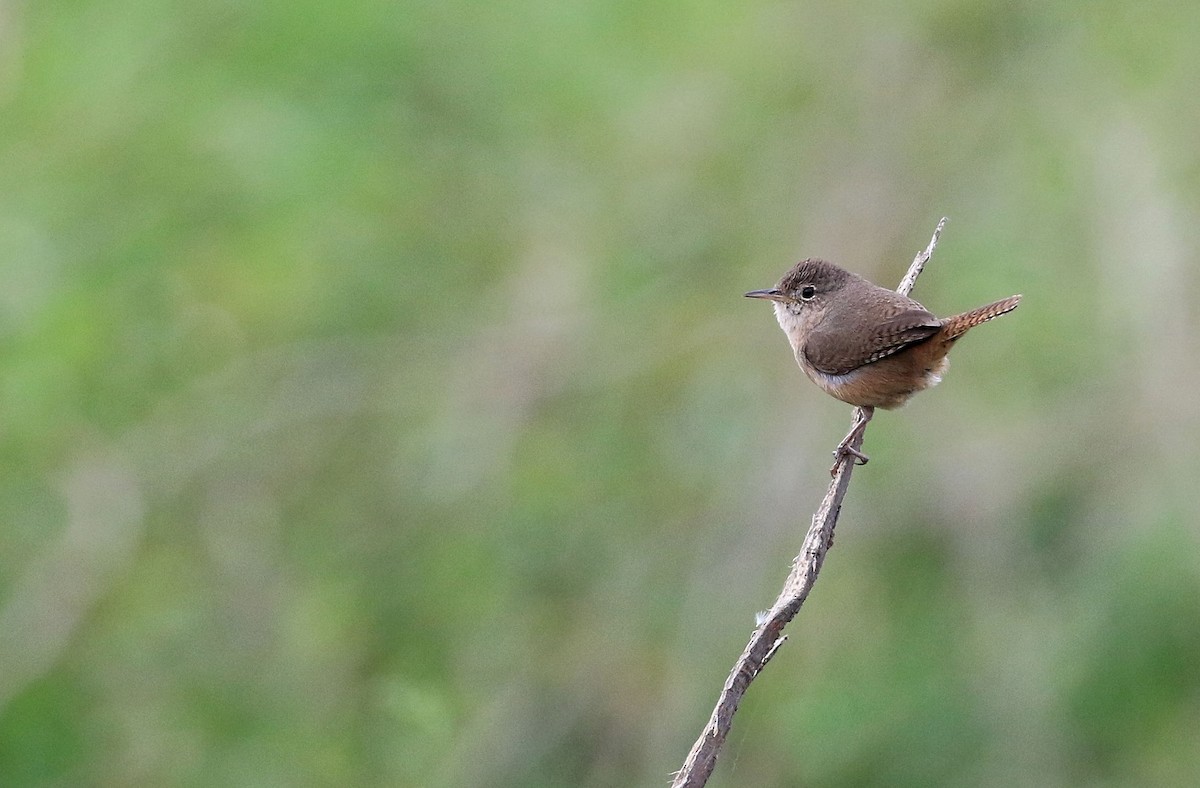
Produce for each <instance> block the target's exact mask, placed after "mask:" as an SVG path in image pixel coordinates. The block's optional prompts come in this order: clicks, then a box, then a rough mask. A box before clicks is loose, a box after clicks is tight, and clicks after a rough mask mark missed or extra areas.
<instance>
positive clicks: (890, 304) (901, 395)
mask: <svg viewBox="0 0 1200 788" xmlns="http://www.w3.org/2000/svg"><path fill="white" fill-rule="evenodd" d="M746 296H747V297H748V298H765V299H767V300H770V301H774V302H775V317H776V319H778V320H779V327H780V328H782V329H783V333H785V334H787V337H788V341H789V342H791V344H792V350H793V352H795V354H796V363H798V364H799V365H800V368H801V369H802V370H804V374H806V375H808V377H809V379H810V380H812V382H813V383H816V384H817V385H818V386H820V387H821V388H823V389H824V390H825V391H826V392H828V393H829V394H831V395H833V396H834V397H837V398H838V399H840V400H841V401H842V402H848V403H850V404H851V405H857V406H859V407H861V408H862V409H863V411H864V413H865V414H866V418H865V419H863V420H862V421H860V422H857V423H856V424H855V425H854V428H853V429H851V430H850V433H849V434H848V435H847V436H846V437H845V439H844V440H842V442H841V444H840V445H839V446H838V448H837V450H836V451H835V452H834V456H835V457H836V458H837V459H836V461H835V462H834V464H833V468H831V469H830V472H831V473H836V472H837V469H838V466H839V465H841V463H842V461H843V460H844V459H845V458H846V457H847V456H853V457H855V458H857V459H858V461H859V462H860V463H865V462H866V461H867V457H866V455H864V454H862V453H861V452H859V451H857V450H855V449H853V448H851V447H850V444H851V442H852V441H853V440H854V439H856V438H857V437H858V436H859V435H860V434H861V433H862V430H863V429H865V428H866V426H867V422H868V421H870V419H871V416H873V415H874V412H875V408H884V409H886V410H890V409H892V408H898V407H900V406H901V405H903V404H904V403H905V402H907V401H908V399H909V397H911V396H912V395H913V394H915V393H917V392H918V391H922V390H924V389H927V388H929V387H931V386H936V385H937V384H938V383H940V382H941V380H942V375H943V374H945V372H946V368H947V367H948V366H949V365H950V360H949V359H948V358H947V357H946V354H947V353H949V352H950V348H951V347H952V346H953V345H954V343H955V342H956V341H957V340H958V338H959V337H961V336H962V335H963V334H965V333H967V331H969V330H971V329H972V328H974V327H975V326H977V325H979V324H980V323H985V322H987V321H988V320H991V319H992V318H994V317H999V316H1000V315H1003V314H1005V313H1006V312H1011V311H1012V310H1014V309H1016V308H1017V304H1019V303H1021V296H1019V295H1015V296H1011V297H1009V298H1005V299H1004V300H1002V301H997V302H995V303H994V304H988V305H987V306H981V307H979V308H978V309H972V310H971V311H970V312H963V313H962V314H961V315H955V316H953V317H947V318H942V319H939V318H937V317H935V316H934V315H933V314H932V313H931V312H930V311H929V310H927V309H926V308H925V307H923V306H921V305H920V304H919V303H917V302H916V301H914V300H912V299H911V298H909V297H908V296H903V295H900V294H899V293H897V292H895V291H893V290H888V289H887V288H885V287H879V286H877V285H873V284H871V283H870V282H868V281H867V280H866V279H863V278H862V277H861V276H857V275H855V274H852V273H850V272H849V271H846V270H845V269H843V268H839V267H838V266H836V265H834V264H833V263H830V262H826V261H825V260H816V259H808V260H803V261H801V262H799V263H797V264H796V265H795V266H793V267H792V269H791V270H790V271H788V272H787V273H786V274H784V275H783V278H782V279H780V280H779V284H777V285H775V287H773V288H771V289H769V290H752V291H751V292H749V293H746Z"/></svg>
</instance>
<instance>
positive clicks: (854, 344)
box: [804, 299, 942, 375]
mask: <svg viewBox="0 0 1200 788" xmlns="http://www.w3.org/2000/svg"><path fill="white" fill-rule="evenodd" d="M905 301H907V302H908V303H898V304H895V305H892V306H893V308H892V309H889V310H887V311H886V312H885V313H884V315H883V316H882V320H880V321H879V322H877V323H876V324H875V325H874V327H873V329H872V330H871V331H868V332H864V331H863V330H862V329H861V327H860V326H856V325H855V324H856V323H857V322H858V321H857V320H856V319H854V318H853V317H850V316H846V317H843V318H841V319H839V318H838V316H835V315H830V316H829V317H828V318H826V319H825V320H823V321H822V322H821V323H820V325H818V326H817V327H816V328H814V329H813V331H812V333H810V334H809V336H808V341H807V342H805V343H804V355H805V356H807V357H808V361H809V363H810V364H812V365H813V366H814V367H816V368H817V369H818V370H820V371H821V372H824V373H825V374H827V375H845V374H846V373H848V372H850V371H852V370H855V369H857V368H859V367H861V366H862V365H863V364H870V363H871V362H872V361H878V360H879V359H881V358H887V357H888V356H890V355H892V354H893V353H898V352H900V351H901V350H903V349H904V348H906V347H908V346H909V345H913V344H916V343H917V342H921V341H922V340H925V339H929V337H931V336H933V335H934V334H936V333H937V332H938V330H939V329H940V328H941V326H942V324H941V321H939V320H938V319H937V318H936V317H934V316H933V315H932V314H931V313H930V312H929V311H928V310H926V309H925V308H924V307H922V306H921V305H920V304H918V303H916V302H915V301H911V300H909V299H905Z"/></svg>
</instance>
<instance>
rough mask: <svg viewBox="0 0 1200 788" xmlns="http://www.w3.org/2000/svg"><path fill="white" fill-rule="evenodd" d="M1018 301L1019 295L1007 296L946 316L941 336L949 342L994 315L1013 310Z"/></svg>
mask: <svg viewBox="0 0 1200 788" xmlns="http://www.w3.org/2000/svg"><path fill="white" fill-rule="evenodd" d="M1019 303H1021V296H1019V295H1015V296H1009V297H1008V298H1005V299H1002V300H1000V301H997V302H995V303H994V304H988V305H987V306H981V307H979V308H978V309H972V310H971V311H970V312H963V313H962V314H961V315H955V316H954V317H948V318H946V319H945V320H943V321H942V336H943V337H945V340H946V341H947V342H951V341H953V340H955V339H958V338H959V337H961V336H962V335H963V334H965V333H967V332H968V331H970V330H971V329H972V328H974V327H975V326H977V325H979V324H980V323H986V322H987V321H989V320H991V319H992V318H994V317H1000V315H1003V314H1007V313H1008V312H1011V311H1013V310H1014V309H1016V308H1017V304H1019Z"/></svg>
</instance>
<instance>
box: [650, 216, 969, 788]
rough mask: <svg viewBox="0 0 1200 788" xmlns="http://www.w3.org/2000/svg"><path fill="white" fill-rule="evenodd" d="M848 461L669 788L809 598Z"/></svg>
mask: <svg viewBox="0 0 1200 788" xmlns="http://www.w3.org/2000/svg"><path fill="white" fill-rule="evenodd" d="M945 226H946V218H945V217H942V220H941V221H940V222H938V224H937V229H935V230H934V231H933V237H932V238H930V240H929V245H928V246H926V247H925V249H924V251H922V252H920V253H918V254H917V256H916V258H914V259H913V261H912V265H910V266H909V268H908V273H906V274H905V275H904V278H903V279H902V280H900V286H899V287H897V288H896V292H898V293H901V294H902V295H908V294H909V293H910V292H911V291H912V289H913V285H915V284H916V282H917V277H918V276H920V275H921V271H922V270H924V268H925V264H926V263H927V262H929V258H931V257H932V256H933V250H934V249H935V248H936V247H937V242H938V238H940V237H941V234H942V228H943V227H945ZM865 418H866V414H865V413H864V412H863V410H862V408H855V409H854V419H855V424H857V423H858V421H859V420H861V419H865ZM865 432H866V430H863V431H862V432H861V433H859V435H858V437H857V438H856V439H855V440H854V441H853V442H852V443H851V445H850V448H851V449H854V450H861V449H862V442H863V437H864V433H865ZM847 459H848V461H847V462H842V463H840V464H839V466H838V469H837V471H836V472H835V473H834V476H833V479H832V480H831V481H830V483H829V490H828V491H827V492H826V493H825V498H824V500H822V501H821V505H820V506H819V507H818V508H817V511H816V513H815V514H813V518H812V525H811V526H810V527H809V529H808V533H807V534H806V535H805V537H804V543H803V544H802V545H801V547H800V553H799V555H797V556H796V557H795V559H793V561H792V569H791V571H790V572H789V573H788V576H787V580H785V581H784V584H783V591H781V592H780V594H779V597H778V598H777V599H776V600H775V604H774V605H772V606H771V609H770V611H769V612H767V613H766V614H765V615H763V616H762V617H761V618H760V620H759V622H758V626H756V627H755V629H754V634H752V635H751V636H750V642H749V643H747V644H746V648H745V650H744V651H742V655H741V656H740V657H738V660H737V662H736V663H734V666H733V670H732V671H731V672H730V674H729V678H727V679H725V686H724V687H723V688H722V689H721V694H720V695H719V696H718V698H717V705H716V708H714V709H713V713H712V716H711V717H710V718H709V720H708V724H707V725H706V726H705V727H704V730H703V731H702V732H701V733H700V738H698V739H696V743H695V744H693V745H692V750H691V752H689V753H688V756H687V759H686V760H685V761H684V762H683V768H682V769H680V770H679V771H678V772H676V774H675V779H674V782H672V783H671V785H672V788H698V787H699V786H703V785H704V784H705V783H707V782H708V778H709V776H710V775H711V774H712V771H713V768H714V767H715V766H716V765H717V755H718V754H720V751H721V746H722V745H723V744H724V743H725V737H726V736H728V735H729V730H730V728H731V727H732V725H733V715H734V713H735V712H736V711H737V708H738V704H740V703H741V701H742V697H743V696H744V695H745V694H746V690H747V689H748V688H749V687H750V682H752V681H754V679H755V677H756V676H758V674H759V673H760V672H762V669H763V668H765V667H766V666H767V663H768V662H770V661H771V657H773V656H775V652H776V651H778V650H779V647H780V646H782V645H783V644H784V642H785V641H786V640H787V636H786V635H784V634H783V628H784V627H785V626H787V624H788V622H790V621H791V620H792V619H793V618H795V617H796V614H797V613H799V612H800V606H801V605H803V604H804V600H805V599H807V598H808V592H809V591H811V590H812V587H813V584H814V583H816V582H817V574H818V573H819V572H820V571H821V565H822V564H823V563H824V562H825V554H826V553H828V552H829V548H830V547H832V546H833V529H834V527H835V526H837V519H838V514H840V513H841V510H842V499H843V498H845V497H846V489H847V488H848V487H849V486H850V476H851V475H852V474H853V473H854V461H853V458H847Z"/></svg>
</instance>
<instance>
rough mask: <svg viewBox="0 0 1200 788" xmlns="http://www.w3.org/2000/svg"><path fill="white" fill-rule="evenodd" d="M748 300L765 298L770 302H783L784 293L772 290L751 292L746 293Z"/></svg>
mask: <svg viewBox="0 0 1200 788" xmlns="http://www.w3.org/2000/svg"><path fill="white" fill-rule="evenodd" d="M746 298H765V299H767V300H768V301H782V300H783V298H784V296H783V291H782V290H776V289H775V288H771V289H770V290H751V291H750V292H749V293H746Z"/></svg>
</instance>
